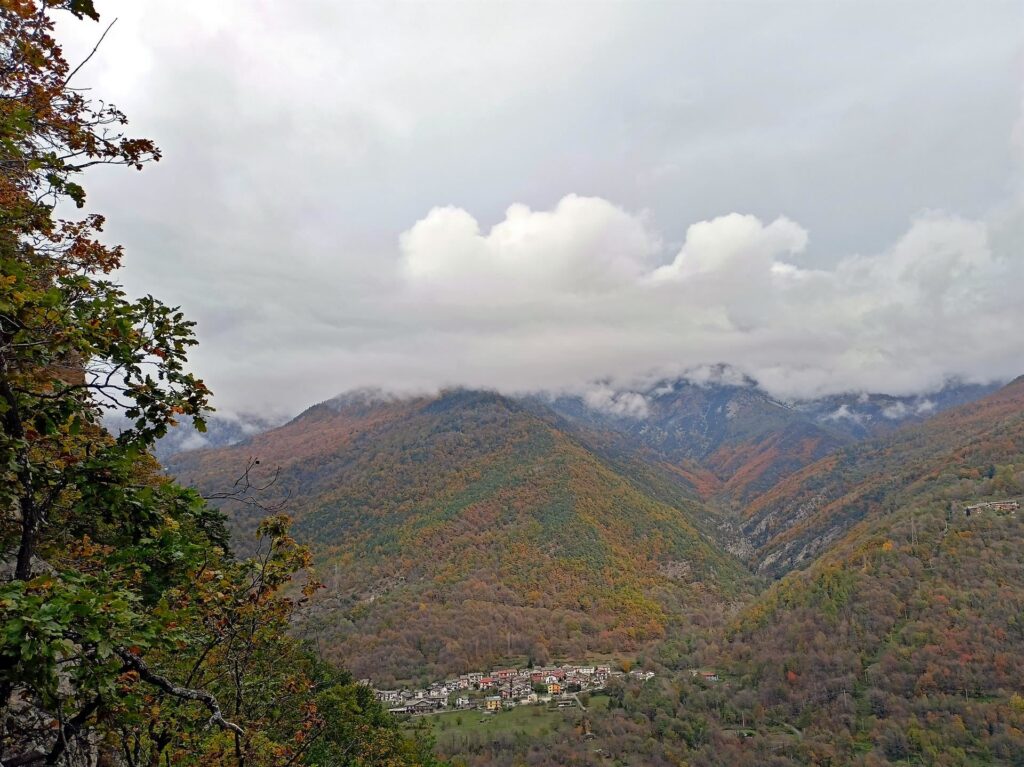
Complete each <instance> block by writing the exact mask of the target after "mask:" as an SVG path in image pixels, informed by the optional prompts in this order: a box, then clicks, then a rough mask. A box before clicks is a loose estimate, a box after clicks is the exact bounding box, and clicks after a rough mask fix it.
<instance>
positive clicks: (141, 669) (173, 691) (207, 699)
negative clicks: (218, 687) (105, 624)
mask: <svg viewBox="0 0 1024 767" xmlns="http://www.w3.org/2000/svg"><path fill="white" fill-rule="evenodd" d="M115 652H116V653H117V655H118V657H119V658H120V659H121V660H122V661H124V664H125V666H127V667H128V668H129V669H131V670H133V671H136V672H138V674H139V678H141V679H142V680H143V681H144V682H148V683H149V684H151V685H153V686H155V687H159V688H160V689H161V690H163V691H164V692H166V693H167V694H168V695H172V696H174V697H175V698H180V699H181V700H194V701H196V702H198V703H202V704H203V705H204V706H206V708H208V709H209V710H210V714H211V716H210V722H211V723H212V724H215V725H217V726H218V727H220V728H221V729H224V730H231V732H233V733H235V734H236V735H245V731H244V730H243V729H242V728H241V727H239V726H238V725H237V724H235V723H234V722H229V721H228V720H227V719H225V718H224V714H223V713H221V710H220V703H218V702H217V699H216V698H215V697H214V696H213V695H211V694H210V693H208V692H206V691H205V690H193V689H190V688H188V687H179V686H178V685H176V684H174V683H173V682H172V681H171V680H169V679H168V678H167V677H164V676H161V675H160V674H157V673H155V672H154V671H152V670H151V669H150V668H149V666H147V665H146V662H145V661H144V660H142V658H140V657H139V656H138V655H135V654H134V653H132V652H129V651H128V650H125V649H122V648H117V649H116V650H115Z"/></svg>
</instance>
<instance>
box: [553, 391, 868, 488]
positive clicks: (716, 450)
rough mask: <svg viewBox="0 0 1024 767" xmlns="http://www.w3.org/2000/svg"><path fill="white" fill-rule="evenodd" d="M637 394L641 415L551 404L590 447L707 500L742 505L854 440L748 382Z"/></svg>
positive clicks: (567, 402) (561, 401)
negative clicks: (659, 471) (633, 454)
mask: <svg viewBox="0 0 1024 767" xmlns="http://www.w3.org/2000/svg"><path fill="white" fill-rule="evenodd" d="M642 396H643V401H644V403H645V404H644V407H643V410H642V412H636V411H633V412H617V411H615V410H608V409H599V408H595V407H593V406H591V405H589V404H588V403H587V402H586V400H585V399H583V398H580V397H560V398H558V399H556V400H554V402H553V403H552V405H551V406H552V409H553V410H555V411H556V412H557V413H559V415H561V416H562V417H564V418H565V419H566V420H567V421H568V422H569V423H571V424H573V425H574V426H575V427H576V429H577V433H578V435H579V437H580V438H581V439H583V440H584V441H586V442H587V443H588V444H592V445H594V446H595V447H596V448H597V449H599V450H601V451H602V452H606V453H610V454H616V455H623V454H626V453H629V452H630V451H640V452H641V453H642V454H643V456H644V458H645V459H646V460H647V461H648V462H650V463H656V464H662V465H663V467H664V468H666V469H668V470H670V471H672V472H673V473H674V474H675V475H676V478H677V479H678V481H680V482H681V483H682V484H683V485H684V486H686V487H688V488H690V489H692V490H693V491H695V492H696V493H698V494H699V495H700V496H701V497H704V498H710V497H726V498H729V499H737V500H742V499H745V498H747V497H749V496H751V495H753V494H756V493H757V492H758V491H759V490H760V489H762V488H765V487H769V486H771V485H772V484H774V483H775V482H777V481H778V480H779V478H781V477H782V476H785V475H786V474H788V473H790V472H792V471H794V470H796V469H798V468H801V467H802V466H805V465H806V464H807V463H809V462H813V461H814V460H816V459H818V458H820V457H822V456H825V455H827V454H829V453H831V452H832V451H834V450H835V449H837V448H838V447H840V446H842V445H844V444H847V443H848V442H850V441H851V438H850V437H848V436H847V435H845V434H844V433H843V432H842V431H841V430H840V429H836V428H830V427H828V426H824V425H820V424H817V423H815V422H814V421H813V419H812V418H811V417H810V416H808V415H806V414H804V413H802V412H800V411H798V410H796V409H794V408H793V407H790V406H787V405H784V404H783V403H780V402H777V401H775V400H773V399H772V398H771V397H769V396H768V395H767V394H765V393H764V392H763V391H761V390H760V389H758V388H757V387H756V385H755V384H754V383H753V382H752V381H748V382H745V383H743V384H710V385H704V384H696V383H692V382H690V381H686V380H677V381H671V382H663V383H661V384H659V385H658V386H656V387H653V388H652V389H650V390H649V391H646V392H644V393H643V394H642Z"/></svg>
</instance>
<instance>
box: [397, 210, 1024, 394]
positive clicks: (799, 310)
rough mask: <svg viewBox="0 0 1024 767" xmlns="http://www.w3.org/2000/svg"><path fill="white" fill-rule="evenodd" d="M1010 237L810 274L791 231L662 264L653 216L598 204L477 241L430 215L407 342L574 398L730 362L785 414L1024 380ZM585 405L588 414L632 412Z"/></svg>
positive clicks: (950, 237) (528, 215) (409, 263)
mask: <svg viewBox="0 0 1024 767" xmlns="http://www.w3.org/2000/svg"><path fill="white" fill-rule="evenodd" d="M1018 224H1019V221H1018V216H1017V215H1014V216H1009V217H1005V216H1004V217H1003V219H1002V220H1001V221H986V220H968V219H964V218H960V217H957V216H950V215H946V214H941V213H928V214H924V215H922V216H921V217H919V218H918V219H916V220H915V221H913V222H912V223H911V224H910V226H909V228H908V230H907V231H906V233H905V234H903V236H901V237H900V238H899V239H898V240H897V241H896V242H894V243H893V244H892V245H891V246H890V247H888V248H886V249H884V250H882V251H880V252H878V253H874V254H866V255H862V254H853V255H850V256H847V257H845V258H842V259H840V260H839V261H838V262H837V263H836V264H835V265H834V266H833V267H831V268H825V269H822V268H819V269H814V268H807V267H803V266H800V265H798V264H797V263H796V259H798V258H799V257H800V256H801V254H802V253H803V252H804V251H805V250H806V248H807V246H808V243H809V241H810V234H809V233H808V232H807V231H806V230H805V229H804V228H803V227H801V226H800V225H799V224H798V223H796V222H794V221H791V220H790V219H788V218H786V217H783V216H780V217H778V218H776V219H775V220H773V221H770V222H764V221H761V220H760V219H758V218H757V217H755V216H752V215H742V214H739V213H729V214H726V215H723V216H719V217H716V218H713V219H710V220H707V221H700V222H697V223H693V224H691V225H690V226H689V227H688V228H687V229H686V236H685V240H684V242H683V244H682V246H681V247H680V248H679V250H678V251H676V252H675V253H670V254H668V258H667V260H665V259H663V261H664V262H659V258H658V256H659V247H660V242H661V239H660V237H659V235H658V233H657V232H656V231H654V230H653V229H652V227H651V226H650V224H649V222H648V220H647V218H646V216H645V215H643V214H642V213H640V214H636V213H629V212H627V211H624V210H623V209H622V208H620V207H618V206H616V205H614V204H613V203H612V202H610V201H607V200H603V199H600V198H586V197H580V196H576V195H569V196H566V197H564V198H563V199H562V200H561V201H560V202H559V203H558V204H557V205H556V206H554V208H552V209H551V210H548V211H532V210H530V209H529V208H527V207H526V206H524V205H520V204H516V205H512V206H511V207H509V209H508V211H507V213H506V215H505V217H504V219H502V220H501V221H499V222H498V223H497V224H495V225H494V226H493V227H491V228H490V229H489V230H487V231H483V230H482V228H481V226H480V224H479V223H478V222H477V221H476V219H474V218H473V216H472V215H471V214H470V213H469V212H468V211H466V210H462V209H458V208H452V207H447V208H435V209H434V210H432V211H430V212H429V213H428V214H427V215H426V216H425V217H424V218H422V219H421V220H419V221H418V222H416V224H414V225H413V226H412V227H411V228H410V229H409V230H407V231H406V232H405V233H404V234H403V235H402V236H401V238H400V258H399V265H400V268H399V280H398V286H397V295H398V296H400V297H401V298H400V301H399V304H400V305H401V306H402V309H403V311H404V312H405V313H406V315H407V317H408V318H409V320H410V321H411V322H412V323H413V324H414V325H415V326H417V327H418V328H420V329H423V328H428V327H433V328H435V329H437V330H438V331H439V332H444V331H445V330H447V331H448V332H450V335H449V336H448V338H449V341H450V342H451V347H450V351H449V355H450V357H451V358H454V359H460V360H461V361H460V378H461V379H462V380H463V381H465V382H468V383H471V384H477V385H489V386H497V387H499V388H513V389H514V388H528V387H530V386H531V382H533V383H534V384H535V385H536V384H537V383H538V382H539V383H540V385H544V386H554V387H559V386H561V387H572V386H581V385H583V384H584V383H585V382H586V381H587V380H588V379H589V378H602V377H606V376H608V375H613V374H614V375H616V376H618V378H619V379H620V380H622V381H626V380H629V379H631V378H632V379H634V380H637V379H639V378H642V377H644V376H655V375H672V374H675V373H679V372H682V371H683V370H687V369H691V368H693V367H695V366H699V365H713V364H715V363H718V362H726V363H729V364H731V365H733V366H735V367H736V368H738V369H739V370H741V371H743V372H744V373H746V374H748V375H750V376H751V377H753V378H755V379H756V380H758V381H759V382H761V383H762V385H764V386H765V387H766V388H767V389H768V390H769V391H771V392H772V393H773V394H776V395H777V396H782V397H789V398H800V397H813V396H818V395H822V394H830V393H838V392H845V391H858V390H864V391H872V392H884V393H890V394H908V393H915V392H921V391H927V390H929V389H933V388H936V387H939V386H941V384H942V383H943V382H944V381H945V380H947V379H948V378H951V377H957V378H961V379H964V380H968V381H989V380H993V379H997V378H1007V377H1011V376H1014V375H1017V374H1020V373H1022V372H1024V333H1021V332H1020V330H1019V328H1021V327H1024V301H1022V296H1021V287H1020V286H1021V285H1022V284H1024V283H1022V280H1024V258H1022V257H1021V255H1020V253H1021V251H1020V245H1021V243H1020V241H1019V240H1018V239H1017V238H1016V237H1014V236H1013V233H1014V232H1013V230H1014V229H1015V227H1016V226H1017V225H1018ZM487 348H490V349H492V350H493V354H487V355H483V356H482V357H481V358H479V359H477V360H476V364H473V358H472V355H473V350H477V351H478V352H482V351H483V350H484V349H487ZM456 380H458V379H456ZM589 391H590V394H589V395H588V396H591V397H592V398H593V399H594V403H593V404H594V405H595V406H599V407H602V408H604V409H608V410H612V411H613V412H615V411H616V409H618V410H621V411H623V412H624V411H625V410H626V409H628V408H629V407H631V405H630V403H626V402H621V401H618V400H614V399H612V396H613V392H611V391H610V390H607V391H606V390H603V389H598V390H589Z"/></svg>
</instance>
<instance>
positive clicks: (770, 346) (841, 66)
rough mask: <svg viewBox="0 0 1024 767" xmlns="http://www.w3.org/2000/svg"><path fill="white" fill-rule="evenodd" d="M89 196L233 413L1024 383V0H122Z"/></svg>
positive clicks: (81, 35)
mask: <svg viewBox="0 0 1024 767" xmlns="http://www.w3.org/2000/svg"><path fill="white" fill-rule="evenodd" d="M97 8H98V10H99V11H100V13H101V15H102V16H103V20H102V22H101V24H100V25H96V24H94V23H91V22H71V23H65V22H62V23H61V25H60V28H59V29H60V34H61V36H62V39H63V40H65V42H66V52H67V54H68V57H69V58H70V59H71V60H72V61H78V60H80V59H81V58H83V57H84V56H85V55H86V54H87V53H88V52H89V50H90V49H91V48H92V47H93V45H94V44H95V42H96V40H97V38H98V37H99V35H100V33H101V32H102V31H103V28H104V26H105V25H106V24H107V23H109V22H110V21H111V20H113V19H115V18H116V19H117V21H116V23H115V24H114V26H113V27H112V28H111V30H110V32H109V34H108V35H107V37H106V39H105V40H104V42H103V44H102V45H101V46H100V48H99V50H98V51H97V53H96V55H95V56H94V57H93V58H92V59H91V60H90V61H89V63H88V64H87V65H86V66H85V67H84V68H83V70H82V71H81V72H80V73H79V75H77V79H76V83H77V85H79V86H88V87H89V88H91V89H92V90H91V92H92V94H93V95H94V96H95V97H97V98H102V99H104V100H106V101H109V102H113V103H115V104H117V105H118V106H119V107H120V108H121V109H123V110H124V111H125V112H126V113H127V114H128V116H129V118H130V120H131V125H130V129H131V130H132V131H133V132H134V133H135V134H136V135H142V136H147V137H149V138H153V139H154V140H156V142H157V143H158V144H159V145H160V147H161V149H162V150H163V152H164V159H162V160H161V161H160V162H159V163H158V164H155V165H152V166H149V167H147V168H146V169H145V170H144V171H143V172H141V173H135V172H131V171H126V170H124V169H118V168H100V169H97V170H95V171H93V172H90V175H89V177H88V178H87V180H86V189H87V191H88V192H89V208H90V209H91V210H95V211H98V212H102V213H104V214H105V215H106V216H107V218H108V226H107V229H106V232H107V237H108V239H109V240H110V241H111V242H119V243H122V244H124V245H125V248H126V258H125V267H124V269H123V270H122V272H121V273H120V274H119V275H118V276H119V279H120V280H121V281H122V282H123V283H124V285H125V286H126V288H127V289H128V291H129V292H130V293H132V294H134V295H141V294H145V293H152V294H154V295H156V296H158V297H159V298H161V299H163V300H164V301H165V302H167V303H171V304H180V305H181V306H182V307H183V309H184V310H185V311H186V312H187V314H188V315H189V316H190V317H191V318H193V319H195V320H196V321H197V322H198V337H199V340H200V346H199V347H198V348H197V350H196V351H195V352H194V354H193V356H192V359H193V366H194V367H195V369H196V371H197V372H198V373H199V375H200V376H202V377H203V378H204V379H205V380H206V382H207V383H208V384H209V385H210V386H211V388H212V389H213V390H214V392H215V395H216V396H215V405H216V406H217V407H218V408H219V409H221V410H222V411H225V412H227V413H231V412H236V413H237V412H262V413H293V412H296V411H298V410H299V409H301V408H302V407H304V406H306V405H309V404H312V403H315V402H318V401H321V400H324V399H326V398H329V397H331V396H334V395H336V394H338V393H340V392H343V391H345V390H348V389H352V388H355V387H365V386H370V387H382V388H384V389H389V390H395V391H423V390H431V389H435V388H438V387H442V386H452V385H462V386H480V387H488V388H495V389H498V390H501V391H507V392H525V391H532V390H559V391H561V390H571V391H592V390H594V389H595V387H597V390H599V391H604V390H606V389H607V388H608V387H609V386H611V387H613V388H615V387H626V388H628V387H631V386H638V385H639V384H640V382H644V381H651V380H656V379H658V378H660V377H665V376H672V375H679V374H681V373H683V372H685V371H688V370H693V369H697V368H702V367H706V366H708V365H715V364H718V363H724V364H727V365H731V366H733V367H734V368H735V369H737V370H740V371H742V372H743V373H745V374H747V375H750V376H752V377H753V378H755V379H757V380H758V381H759V382H761V384H762V385H763V386H764V387H765V388H767V389H768V390H769V391H770V392H772V393H773V394H775V395H777V396H779V397H783V398H805V397H813V396H817V395H821V394H828V393H837V392H846V391H871V392H884V393H891V394H907V393H918V392H926V391H929V390H934V389H935V388H938V387H940V386H941V385H942V384H943V382H944V381H946V380H947V379H950V378H959V379H962V380H966V381H977V382H987V381H992V380H1006V379H1009V378H1012V377H1014V376H1016V375H1019V374H1021V373H1024V332H1022V330H1021V329H1022V328H1024V251H1022V248H1024V185H1022V184H1021V173H1022V170H1024V4H1021V3H1019V2H1016V1H1014V2H994V1H990V0H970V2H968V0H962V1H961V2H948V1H947V2H943V0H939V1H938V2H907V1H905V0H896V1H895V2H894V1H893V0H887V1H886V2H870V1H868V2H840V1H839V0H833V1H831V2H812V1H811V0H805V1H801V2H794V1H788V2H781V1H780V2H774V1H769V0H764V1H761V2H758V1H755V0H748V1H747V2H731V1H728V0H726V1H725V2H682V1H680V2H647V1H645V0H632V1H631V2H599V1H597V0H593V1H591V2H571V1H570V2H563V1H561V0H559V1H558V2H556V1H554V0H551V1H550V2H521V1H517V0H509V1H507V2H500V3H499V2H491V1H488V0H479V1H477V2H468V1H467V2H460V3H453V2H437V1H434V0H421V1H419V2H404V3H393V2H387V1H386V0H374V1H373V2H369V1H367V2H347V1H345V0H295V1H294V2H290V3H281V2H269V0H267V1H264V0H216V2H210V0H173V1H172V0H146V1H145V2H139V0H97Z"/></svg>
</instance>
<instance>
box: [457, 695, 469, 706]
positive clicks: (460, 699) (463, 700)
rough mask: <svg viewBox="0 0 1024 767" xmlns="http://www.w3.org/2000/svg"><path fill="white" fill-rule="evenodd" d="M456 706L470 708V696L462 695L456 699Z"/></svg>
mask: <svg viewBox="0 0 1024 767" xmlns="http://www.w3.org/2000/svg"><path fill="white" fill-rule="evenodd" d="M455 708H469V698H467V697H466V696H465V695H460V696H459V697H457V698H456V699H455Z"/></svg>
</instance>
